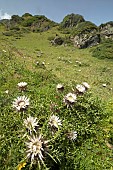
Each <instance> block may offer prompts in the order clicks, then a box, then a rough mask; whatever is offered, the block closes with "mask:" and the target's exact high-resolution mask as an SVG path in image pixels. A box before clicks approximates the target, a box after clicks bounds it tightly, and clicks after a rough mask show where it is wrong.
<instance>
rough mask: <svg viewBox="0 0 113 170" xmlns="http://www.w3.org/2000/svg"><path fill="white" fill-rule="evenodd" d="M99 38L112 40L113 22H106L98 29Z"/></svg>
mask: <svg viewBox="0 0 113 170" xmlns="http://www.w3.org/2000/svg"><path fill="white" fill-rule="evenodd" d="M99 31H100V35H101V38H104V39H108V38H110V39H112V40H113V22H112V21H111V22H107V23H106V24H101V25H100V27H99Z"/></svg>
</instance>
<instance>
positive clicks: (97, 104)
mask: <svg viewBox="0 0 113 170" xmlns="http://www.w3.org/2000/svg"><path fill="white" fill-rule="evenodd" d="M51 31H52V33H53V34H52V35H56V33H57V34H59V35H60V34H61V33H60V32H57V29H55V28H53V29H52V30H51ZM51 31H48V32H44V33H43V34H40V33H29V34H28V33H26V34H25V35H24V36H23V37H21V39H16V38H15V37H5V36H4V35H1V34H0V38H1V42H2V43H1V46H0V71H1V74H0V83H1V86H0V127H1V131H0V151H1V154H0V162H1V163H0V169H1V170H7V169H8V170H12V169H18V170H21V169H26V170H28V169H31V170H39V169H41V170H43V169H44V170H45V169H50V170H53V169H54V170H55V169H57V170H58V169H59V170H76V169H78V170H82V169H83V170H84V169H86V170H92V169H94V170H101V169H105V170H106V169H112V168H113V163H112V154H113V153H112V148H113V139H112V134H113V131H112V125H113V121H112V119H113V116H112V113H113V111H112V110H113V101H112V89H111V88H112V83H113V80H112V74H113V72H112V71H113V70H112V63H111V61H109V60H107V59H105V60H104V61H100V60H99V59H97V58H94V57H92V56H91V53H90V51H89V49H86V50H78V49H74V48H73V47H72V46H69V47H68V46H67V47H65V46H63V45H62V46H51V44H50V42H49V41H48V37H50V35H51ZM62 36H63V35H62ZM84 82H85V83H84ZM87 83H88V84H87ZM103 84H104V86H103Z"/></svg>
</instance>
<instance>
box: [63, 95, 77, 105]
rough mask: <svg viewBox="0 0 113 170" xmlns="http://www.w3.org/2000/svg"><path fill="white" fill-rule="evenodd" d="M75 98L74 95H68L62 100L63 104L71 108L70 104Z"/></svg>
mask: <svg viewBox="0 0 113 170" xmlns="http://www.w3.org/2000/svg"><path fill="white" fill-rule="evenodd" d="M76 99H77V97H76V94H73V93H68V94H67V95H66V96H65V97H64V99H63V102H64V103H66V104H67V106H69V105H70V106H71V105H72V104H74V103H75V101H76Z"/></svg>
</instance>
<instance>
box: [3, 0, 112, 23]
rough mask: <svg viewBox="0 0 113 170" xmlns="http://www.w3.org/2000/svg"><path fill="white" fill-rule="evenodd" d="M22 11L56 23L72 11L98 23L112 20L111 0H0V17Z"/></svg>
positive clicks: (6, 16)
mask: <svg viewBox="0 0 113 170" xmlns="http://www.w3.org/2000/svg"><path fill="white" fill-rule="evenodd" d="M24 13H30V14H32V15H45V16H46V17H47V18H49V19H51V20H53V21H55V22H58V23H60V22H61V21H62V20H63V18H64V17H65V16H66V15H68V14H71V13H74V14H80V15H82V16H83V17H84V19H85V20H86V21H91V22H93V23H95V24H96V25H100V24H102V23H106V22H108V21H113V0H0V19H5V18H7V19H10V18H11V16H12V15H19V16H22V15H23V14H24Z"/></svg>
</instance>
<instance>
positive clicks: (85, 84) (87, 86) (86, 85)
mask: <svg viewBox="0 0 113 170" xmlns="http://www.w3.org/2000/svg"><path fill="white" fill-rule="evenodd" d="M82 85H83V86H84V87H85V88H86V90H87V89H90V85H89V84H88V83H87V82H83V83H82Z"/></svg>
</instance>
